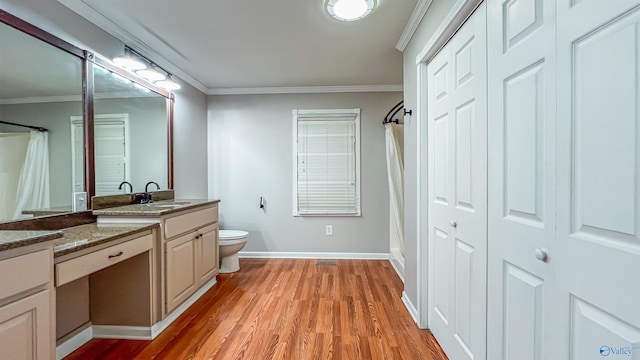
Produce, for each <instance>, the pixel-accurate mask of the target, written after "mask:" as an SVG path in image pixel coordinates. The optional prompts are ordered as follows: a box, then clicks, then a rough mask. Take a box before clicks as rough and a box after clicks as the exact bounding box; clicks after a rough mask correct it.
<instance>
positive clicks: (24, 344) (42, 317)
mask: <svg viewBox="0 0 640 360" xmlns="http://www.w3.org/2000/svg"><path fill="white" fill-rule="evenodd" d="M17 250H19V251H15V252H13V253H10V252H9V251H7V252H6V253H0V349H2V350H1V353H0V358H3V359H50V358H51V354H52V353H53V349H54V344H55V341H54V324H55V311H54V309H53V306H54V303H55V302H54V289H53V243H50V244H48V245H46V246H44V247H43V246H36V247H27V248H21V249H17Z"/></svg>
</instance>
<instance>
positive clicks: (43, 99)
mask: <svg viewBox="0 0 640 360" xmlns="http://www.w3.org/2000/svg"><path fill="white" fill-rule="evenodd" d="M70 101H82V96H81V95H61V96H31V97H23V98H13V99H1V100H0V105H15V104H36V103H52V102H70Z"/></svg>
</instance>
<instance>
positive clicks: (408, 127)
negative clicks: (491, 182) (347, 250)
mask: <svg viewBox="0 0 640 360" xmlns="http://www.w3.org/2000/svg"><path fill="white" fill-rule="evenodd" d="M455 3H456V1H454V0H434V1H433V3H432V4H431V6H430V7H429V10H428V11H427V14H426V15H425V17H424V18H423V19H422V21H421V22H420V26H419V27H418V29H417V30H416V32H415V34H414V35H413V37H412V39H411V41H410V42H409V45H408V46H407V48H406V49H405V51H404V53H403V58H404V65H403V69H404V106H405V108H406V109H411V110H413V115H412V116H411V118H408V117H407V118H406V119H405V127H404V134H405V140H404V141H405V142H404V171H405V174H404V179H405V180H404V181H405V190H404V199H405V200H404V201H405V203H404V204H405V205H404V206H405V214H404V224H405V228H404V238H405V240H404V242H405V254H406V257H405V263H404V280H405V281H404V287H405V289H404V291H405V293H406V294H407V296H408V297H409V300H410V301H411V302H412V304H413V305H414V306H417V305H418V261H419V254H418V234H417V227H418V215H417V209H418V163H417V154H418V129H417V124H416V121H417V119H418V118H419V117H418V116H419V114H418V112H417V109H418V98H417V93H418V92H417V67H416V56H417V55H418V53H419V52H420V51H422V49H423V48H424V46H425V45H426V44H427V42H428V41H429V39H430V38H431V36H432V35H433V34H434V32H435V30H436V29H437V28H438V27H439V26H440V23H441V22H442V20H443V19H444V18H445V16H446V15H447V14H448V13H449V11H450V10H451V8H453V5H454V4H455ZM424 160H426V159H424ZM423 164H426V161H425V162H423ZM425 191H426V189H425ZM425 195H426V194H425ZM423 214H424V215H425V216H426V212H424V213H423ZM420 261H426V259H424V260H420Z"/></svg>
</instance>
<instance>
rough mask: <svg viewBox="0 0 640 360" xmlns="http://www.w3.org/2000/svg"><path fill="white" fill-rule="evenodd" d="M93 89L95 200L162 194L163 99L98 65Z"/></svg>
mask: <svg viewBox="0 0 640 360" xmlns="http://www.w3.org/2000/svg"><path fill="white" fill-rule="evenodd" d="M94 84H95V85H94V87H95V100H94V114H95V116H94V142H95V150H94V151H95V169H96V195H111V194H121V193H128V192H130V189H129V187H128V186H123V187H122V188H121V189H119V185H120V184H121V183H122V182H123V181H128V182H129V183H131V184H132V186H133V191H134V192H142V191H144V190H145V185H146V184H147V183H148V182H150V181H154V182H156V183H157V184H158V185H159V186H160V189H167V188H168V166H167V159H168V147H167V118H168V117H167V102H166V101H167V100H166V98H165V97H164V96H162V95H159V94H157V93H155V92H153V91H150V90H148V89H146V88H143V87H140V86H138V85H136V84H134V83H132V82H131V81H129V80H127V79H125V78H123V77H121V76H119V75H117V74H113V73H111V72H109V71H108V70H107V69H105V68H103V67H101V66H99V65H97V64H96V65H95V66H94ZM152 190H156V187H155V185H151V186H150V187H149V191H152Z"/></svg>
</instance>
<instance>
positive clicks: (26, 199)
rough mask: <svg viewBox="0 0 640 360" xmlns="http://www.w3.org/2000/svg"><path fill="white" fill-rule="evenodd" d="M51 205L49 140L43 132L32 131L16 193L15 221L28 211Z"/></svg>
mask: <svg viewBox="0 0 640 360" xmlns="http://www.w3.org/2000/svg"><path fill="white" fill-rule="evenodd" d="M49 206H50V205H49V138H48V134H47V133H46V132H43V131H32V132H31V134H30V136H29V144H28V145H27V154H26V157H25V159H24V166H23V167H22V171H21V172H20V180H19V181H18V190H17V193H16V209H15V211H14V213H13V218H14V219H19V218H21V217H23V215H22V211H23V210H26V209H44V208H48V207H49Z"/></svg>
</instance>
